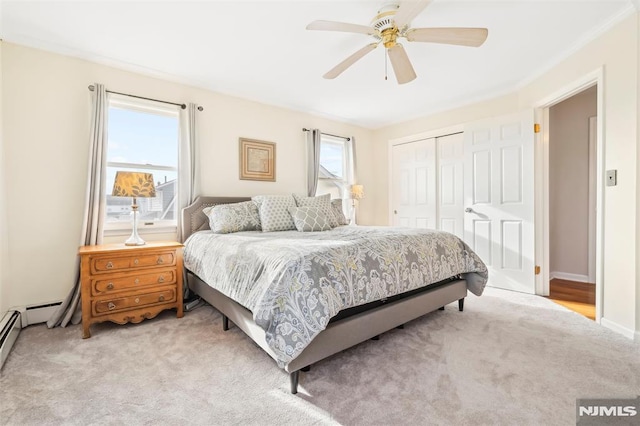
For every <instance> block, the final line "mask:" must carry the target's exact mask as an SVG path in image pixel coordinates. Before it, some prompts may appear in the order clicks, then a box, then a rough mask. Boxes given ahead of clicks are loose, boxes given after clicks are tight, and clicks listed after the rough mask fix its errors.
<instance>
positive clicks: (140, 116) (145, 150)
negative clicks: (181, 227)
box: [105, 95, 179, 233]
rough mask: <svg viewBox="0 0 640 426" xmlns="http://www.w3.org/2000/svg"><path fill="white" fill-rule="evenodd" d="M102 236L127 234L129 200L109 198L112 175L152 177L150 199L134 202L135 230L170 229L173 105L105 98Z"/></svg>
mask: <svg viewBox="0 0 640 426" xmlns="http://www.w3.org/2000/svg"><path fill="white" fill-rule="evenodd" d="M108 117H109V120H108V122H109V125H108V147H107V174H106V179H107V181H106V193H107V197H106V198H107V199H106V221H105V231H106V233H118V231H127V230H128V231H130V230H131V223H132V222H131V201H132V200H131V198H128V197H112V196H111V189H112V188H113V181H114V179H115V176H116V172H117V171H119V170H122V171H144V172H147V173H152V174H153V179H154V181H155V185H156V197H155V198H138V199H137V202H138V205H139V206H140V207H139V208H138V212H139V214H140V216H139V221H138V230H139V231H140V232H145V230H150V229H162V230H163V231H170V230H171V229H173V230H175V228H176V226H177V214H178V210H177V205H178V200H177V195H178V138H179V118H178V107H177V106H173V105H167V104H163V103H159V102H152V101H143V100H137V99H134V98H129V97H124V96H117V95H110V98H109V115H108Z"/></svg>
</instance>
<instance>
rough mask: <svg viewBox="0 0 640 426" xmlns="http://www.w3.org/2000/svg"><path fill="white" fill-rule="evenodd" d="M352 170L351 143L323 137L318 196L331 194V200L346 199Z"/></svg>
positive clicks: (340, 139)
mask: <svg viewBox="0 0 640 426" xmlns="http://www.w3.org/2000/svg"><path fill="white" fill-rule="evenodd" d="M351 169H352V162H351V155H350V143H349V141H346V140H345V139H342V138H334V137H331V136H328V135H322V139H321V142H320V171H319V173H318V188H317V190H316V194H317V195H321V194H326V193H330V194H331V198H345V196H346V195H347V194H348V191H349V183H350V176H351V174H352V171H351Z"/></svg>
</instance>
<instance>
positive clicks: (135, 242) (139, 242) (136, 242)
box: [124, 198, 146, 246]
mask: <svg viewBox="0 0 640 426" xmlns="http://www.w3.org/2000/svg"><path fill="white" fill-rule="evenodd" d="M131 215H132V216H133V229H132V231H131V236H130V237H129V238H128V239H127V241H125V242H124V245H125V246H143V245H145V244H146V243H145V242H144V240H143V239H142V238H140V235H138V204H137V203H136V199H135V198H134V199H133V204H132V205H131Z"/></svg>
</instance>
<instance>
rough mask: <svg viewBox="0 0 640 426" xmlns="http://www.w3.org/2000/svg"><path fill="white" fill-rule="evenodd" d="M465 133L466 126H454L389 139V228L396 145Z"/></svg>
mask: <svg viewBox="0 0 640 426" xmlns="http://www.w3.org/2000/svg"><path fill="white" fill-rule="evenodd" d="M463 132H464V124H456V125H454V126H448V127H442V128H439V129H436V130H429V131H426V132H420V133H416V134H413V135H409V136H403V137H401V138H396V139H389V141H388V142H387V181H388V182H389V190H388V191H387V192H388V199H387V205H388V206H389V209H388V211H387V224H388V225H389V226H393V184H392V182H393V147H394V146H396V145H403V144H406V143H412V142H418V141H421V140H423V139H431V138H438V137H441V136H447V135H451V134H454V133H463Z"/></svg>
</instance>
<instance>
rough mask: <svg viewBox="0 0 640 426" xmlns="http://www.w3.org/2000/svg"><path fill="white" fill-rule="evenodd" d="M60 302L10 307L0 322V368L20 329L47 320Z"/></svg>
mask: <svg viewBox="0 0 640 426" xmlns="http://www.w3.org/2000/svg"><path fill="white" fill-rule="evenodd" d="M61 304H62V302H53V303H47V304H44V305H32V306H22V307H19V308H11V309H10V310H9V311H8V312H7V313H6V314H5V315H4V317H3V318H2V322H0V330H1V331H0V369H1V368H2V366H3V365H4V362H5V360H6V359H7V357H8V356H9V352H11V348H12V347H13V344H14V343H15V342H16V339H17V338H18V335H19V334H20V330H22V329H23V328H24V327H26V326H28V325H31V324H39V323H43V322H47V321H48V320H49V318H51V316H52V315H53V313H54V312H55V311H56V309H58V307H59V306H60V305H61Z"/></svg>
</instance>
